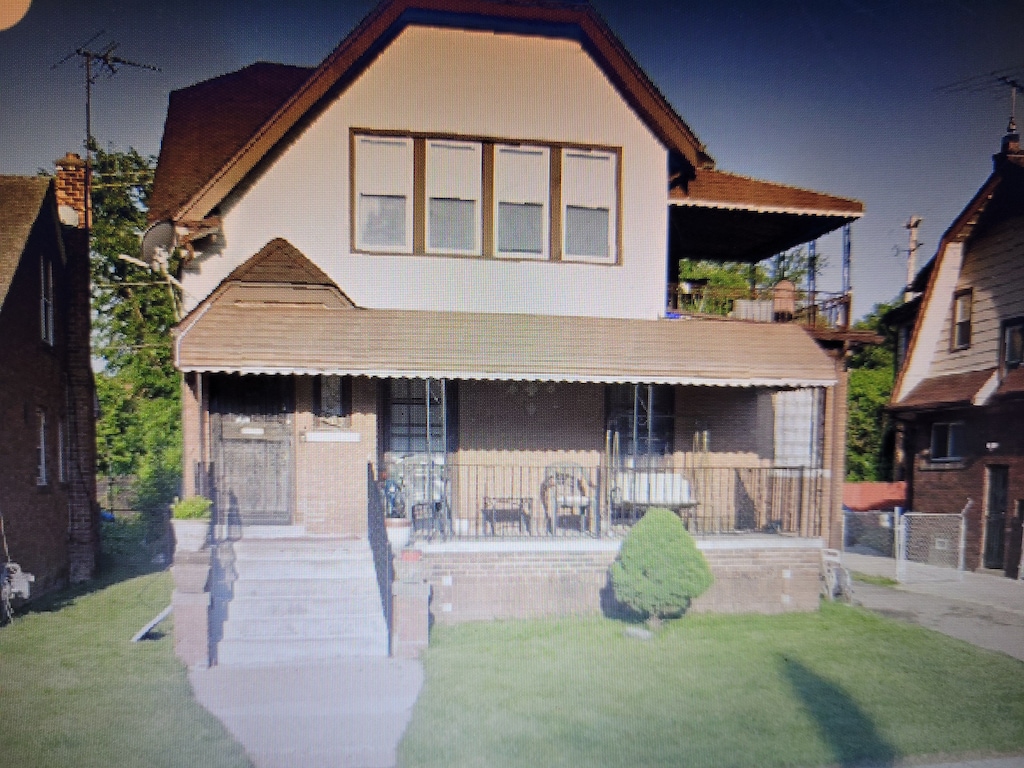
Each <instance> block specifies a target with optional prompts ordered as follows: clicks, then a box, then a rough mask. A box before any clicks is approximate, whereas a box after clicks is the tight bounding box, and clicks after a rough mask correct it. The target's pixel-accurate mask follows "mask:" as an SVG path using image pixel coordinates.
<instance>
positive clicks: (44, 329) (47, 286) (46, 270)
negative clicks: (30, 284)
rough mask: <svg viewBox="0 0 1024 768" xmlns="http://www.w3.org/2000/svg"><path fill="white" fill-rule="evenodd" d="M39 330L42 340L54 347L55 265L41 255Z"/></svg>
mask: <svg viewBox="0 0 1024 768" xmlns="http://www.w3.org/2000/svg"><path fill="white" fill-rule="evenodd" d="M39 284H40V295H39V328H40V333H41V335H42V339H43V341H44V342H45V343H46V344H49V345H50V346H53V343H54V339H55V338H56V334H55V333H54V324H53V264H51V263H50V260H49V259H48V258H46V256H45V255H43V254H40V255H39Z"/></svg>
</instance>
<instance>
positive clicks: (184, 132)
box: [150, 0, 713, 221]
mask: <svg viewBox="0 0 1024 768" xmlns="http://www.w3.org/2000/svg"><path fill="white" fill-rule="evenodd" d="M467 20H469V21H468V22H467ZM524 22H526V23H534V24H536V25H537V29H538V31H539V33H541V34H549V35H557V36H567V35H568V36H572V37H578V38H579V39H580V41H581V43H582V44H583V46H584V47H585V48H586V49H587V51H588V52H589V53H590V54H591V55H592V56H593V57H594V59H595V60H596V61H597V63H598V64H599V65H600V66H601V67H602V69H603V70H604V71H605V74H606V75H607V76H608V78H609V79H610V80H611V81H612V83H613V84H614V85H615V87H616V88H617V89H618V90H619V92H620V93H621V94H622V95H623V98H624V99H625V100H626V101H627V102H628V103H629V104H630V105H631V106H632V107H633V108H634V109H635V110H636V111H637V113H638V114H639V115H640V116H641V117H642V119H643V120H644V121H645V123H647V125H648V126H649V127H650V128H651V130H652V131H653V132H654V133H655V135H657V136H658V137H659V138H660V139H661V140H662V142H663V143H664V144H665V145H666V147H668V148H670V149H672V150H675V151H677V152H679V153H680V154H681V155H682V156H684V157H685V158H687V161H688V162H689V163H690V165H691V166H693V167H703V166H707V165H710V164H712V163H713V161H712V159H711V158H710V157H709V156H708V155H707V153H706V151H705V149H704V146H703V145H702V144H701V143H700V141H699V140H698V139H697V137H696V135H695V134H694V133H693V131H692V130H691V129H690V127H689V126H688V125H687V124H686V123H685V121H684V120H683V119H682V118H681V117H680V116H679V115H678V114H677V113H676V111H675V110H674V109H673V108H672V106H671V105H670V104H669V103H668V100H667V99H665V97H664V96H663V95H662V94H661V92H660V91H658V89H657V87H656V86H655V85H654V84H653V83H652V82H651V80H650V79H649V78H648V77H647V75H646V74H645V73H644V71H643V70H642V69H641V68H640V66H639V65H638V64H637V63H636V62H635V61H634V60H633V58H632V57H631V56H630V54H629V52H628V51H627V50H626V49H625V47H624V46H623V45H622V43H621V42H620V41H619V39H618V38H617V37H616V36H615V34H614V33H613V32H612V31H611V30H610V29H609V28H608V26H607V24H606V23H605V22H604V20H603V19H602V18H601V17H600V15H598V13H597V12H596V11H595V10H594V9H593V8H592V7H591V6H590V4H589V3H586V2H553V1H552V0H514V1H513V0H384V2H382V3H381V4H380V5H379V6H377V8H376V9H374V11H373V12H371V13H370V15H369V16H367V17H366V18H365V19H364V20H363V21H362V22H361V23H360V24H359V25H358V26H357V27H356V28H355V29H354V30H353V31H352V32H351V34H349V35H348V37H346V38H345V40H343V41H342V42H341V44H340V45H339V46H338V47H337V48H336V49H335V50H334V52H333V53H331V55H330V56H328V57H327V58H326V59H325V60H324V61H323V62H322V63H321V64H320V66H319V67H317V69H316V70H315V71H312V70H301V73H302V74H303V76H300V73H299V72H293V73H291V75H289V74H287V73H285V72H284V71H283V70H275V71H272V70H270V69H267V68H268V67H280V65H266V64H259V65H253V66H254V67H260V68H262V69H261V71H260V72H259V73H258V74H259V75H260V76H261V77H263V78H266V79H267V80H268V81H270V82H269V84H268V85H267V86H266V87H264V86H262V85H256V84H254V83H253V79H254V78H255V75H254V74H253V73H251V72H249V70H251V69H252V67H249V68H246V69H243V70H241V71H240V72H236V73H234V74H233V75H226V76H225V77H224V78H216V79H215V80H211V81H207V82H206V83H200V84H199V85H196V86H193V87H192V88H186V89H184V90H182V91H176V92H174V93H172V94H171V101H170V105H169V108H168V115H167V122H166V124H165V128H164V138H163V144H162V146H161V151H160V162H159V166H158V171H157V177H156V179H155V181H154V191H153V196H152V199H151V200H150V220H151V221H160V220H166V219H172V218H174V219H177V218H182V217H183V218H191V219H198V218H202V217H203V216H206V215H207V214H208V213H209V212H210V210H212V209H213V207H214V206H216V205H217V204H218V203H219V202H220V200H221V199H223V197H224V196H225V195H226V194H227V193H228V192H230V190H231V189H232V188H234V186H235V185H236V184H238V183H239V182H240V181H241V180H242V179H243V178H244V177H245V175H246V174H247V173H248V172H249V171H251V170H252V168H253V167H255V165H256V163H257V162H259V160H260V159H261V158H262V157H263V156H264V155H265V154H266V153H267V152H269V151H270V150H271V149H272V148H273V147H274V146H275V145H276V144H277V142H278V141H280V140H281V139H282V138H283V137H284V136H285V135H286V134H287V133H288V131H289V130H291V128H292V127H293V126H294V125H295V124H296V123H297V122H298V121H299V120H300V119H301V118H302V117H303V116H304V115H305V114H306V113H307V112H309V110H311V109H313V108H314V107H315V106H316V105H317V104H318V103H319V102H320V100H321V99H322V98H324V97H325V95H327V94H328V93H329V92H331V91H332V89H333V88H335V86H337V84H338V83H339V82H347V81H350V80H351V79H352V78H354V77H355V76H356V74H358V72H359V71H361V68H363V67H366V66H367V65H368V64H369V63H370V62H372V60H373V58H374V56H375V51H376V48H378V47H379V46H381V44H382V43H386V42H387V41H388V40H389V39H390V36H393V35H395V34H397V32H398V31H399V30H400V29H401V28H403V27H404V26H405V25H407V24H412V23H423V24H450V25H455V26H458V25H465V24H466V23H471V24H474V25H483V26H485V27H486V26H487V25H494V24H498V25H500V24H511V25H513V26H515V28H517V29H523V27H522V24H523V23H524ZM292 69H299V68H292ZM292 76H294V78H295V79H294V81H292V80H291V79H289V78H290V77H292ZM225 78H231V80H226V79H225ZM236 89H237V90H239V91H240V93H239V94H235V93H234V91H235V90H236ZM179 122H181V123H182V124H183V125H181V126H178V125H176V123H179ZM208 144H209V145H210V146H207V145H208ZM161 168H162V170H161Z"/></svg>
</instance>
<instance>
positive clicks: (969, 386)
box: [893, 368, 995, 411]
mask: <svg viewBox="0 0 1024 768" xmlns="http://www.w3.org/2000/svg"><path fill="white" fill-rule="evenodd" d="M993 373H995V368H987V369H985V370H982V371H970V372H968V373H954V374H950V375H948V376H936V377H934V378H930V379H925V380H924V381H922V382H921V383H920V384H918V385H917V386H916V387H914V389H913V390H912V391H911V392H910V394H908V395H907V396H906V397H904V398H903V399H902V400H900V401H899V403H897V404H896V405H894V406H893V409H894V410H900V411H904V410H906V411H926V410H930V409H933V408H954V407H958V406H963V407H967V406H969V405H971V404H972V403H973V402H974V399H975V397H976V396H977V394H978V392H979V391H980V390H981V388H982V387H984V386H985V384H986V383H988V381H989V379H991V378H992V374H993Z"/></svg>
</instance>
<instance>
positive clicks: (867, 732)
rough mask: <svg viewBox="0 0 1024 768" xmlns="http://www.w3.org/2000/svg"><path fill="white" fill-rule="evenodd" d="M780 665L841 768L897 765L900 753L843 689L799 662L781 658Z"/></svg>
mask: <svg viewBox="0 0 1024 768" xmlns="http://www.w3.org/2000/svg"><path fill="white" fill-rule="evenodd" d="M779 665H780V667H781V668H782V673H783V675H784V676H785V677H786V679H787V680H788V681H789V684H790V685H791V686H792V687H793V690H794V691H795V692H796V694H797V695H798V696H799V697H800V699H801V701H802V702H803V704H804V707H805V708H806V709H807V711H808V712H809V713H810V715H811V717H813V718H814V722H815V724H816V725H817V726H818V731H819V732H820V733H821V736H822V738H823V739H824V741H825V742H826V744H828V746H829V749H831V751H832V755H833V758H834V759H835V761H836V762H837V763H838V764H839V765H841V766H849V767H852V766H865V765H871V766H891V765H895V761H896V759H897V758H898V757H899V753H898V752H897V751H896V749H895V748H894V747H893V746H892V745H891V744H889V743H888V742H887V741H886V740H885V739H884V738H883V737H882V734H880V733H879V732H878V729H877V728H876V727H875V723H874V722H873V721H872V719H871V717H870V716H869V715H868V714H867V713H866V712H865V711H864V710H863V709H861V708H860V707H859V706H858V705H857V703H856V702H855V701H854V700H853V699H852V698H851V697H850V695H849V694H848V693H846V691H844V690H843V688H842V686H839V685H836V684H835V683H832V682H829V681H828V680H826V679H825V678H823V677H820V676H819V675H817V674H815V673H814V672H813V671H811V670H810V669H808V668H807V667H805V666H804V665H803V664H801V663H800V662H798V661H793V660H791V659H788V658H786V657H781V658H780V659H779Z"/></svg>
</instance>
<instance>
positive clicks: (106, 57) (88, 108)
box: [50, 29, 160, 229]
mask: <svg viewBox="0 0 1024 768" xmlns="http://www.w3.org/2000/svg"><path fill="white" fill-rule="evenodd" d="M105 32H106V30H103V29H101V30H100V31H99V32H97V33H96V34H95V35H93V36H92V37H90V38H89V39H88V40H86V41H85V42H84V43H82V44H81V45H80V46H78V47H77V48H75V50H74V51H72V52H71V53H69V54H68V55H67V56H65V57H64V58H63V59H61V60H60V61H58V62H57V63H56V64H54V65H53V66H52V67H50V69H56V68H57V67H59V66H60V65H61V64H64V63H65V62H67V61H70V60H71V59H72V58H74V57H75V56H78V57H79V58H80V59H82V65H83V66H84V67H85V199H86V201H87V202H86V216H85V226H86V229H88V228H89V226H90V224H91V222H90V219H91V218H92V216H91V210H92V206H90V205H89V204H88V201H89V200H91V199H92V151H93V147H94V146H95V145H96V140H95V139H94V138H93V135H92V87H93V85H95V84H96V81H97V80H99V76H100V74H102V73H105V74H106V75H107V77H113V76H114V75H116V74H117V73H118V71H119V69H120V68H121V67H133V68H135V69H148V70H150V71H152V72H159V71H160V67H154V66H153V65H152V64H143V63H141V62H138V61H132V60H130V59H125V58H122V57H121V56H118V55H117V54H116V53H115V51H116V50H117V48H118V45H119V44H118V43H116V42H114V41H113V40H112V41H110V42H109V43H107V44H106V45H105V46H104V47H103V48H101V49H98V50H93V49H91V48H90V47H89V46H90V45H92V44H93V43H94V42H96V40H97V39H99V38H100V37H101V36H102V35H103V34H104V33H105Z"/></svg>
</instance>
